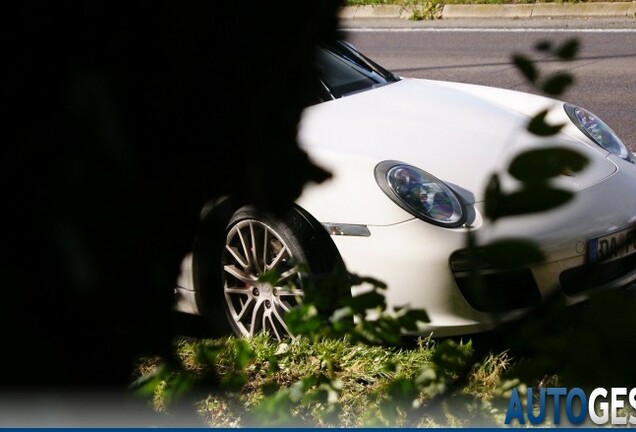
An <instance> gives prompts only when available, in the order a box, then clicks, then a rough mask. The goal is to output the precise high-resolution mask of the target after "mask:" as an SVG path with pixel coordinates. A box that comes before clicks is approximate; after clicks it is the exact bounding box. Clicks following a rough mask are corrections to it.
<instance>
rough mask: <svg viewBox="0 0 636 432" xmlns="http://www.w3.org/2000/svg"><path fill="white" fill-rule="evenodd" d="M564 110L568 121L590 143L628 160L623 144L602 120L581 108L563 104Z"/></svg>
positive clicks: (627, 151) (627, 152)
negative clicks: (588, 139)
mask: <svg viewBox="0 0 636 432" xmlns="http://www.w3.org/2000/svg"><path fill="white" fill-rule="evenodd" d="M564 108H565V112H566V113H567V114H568V116H569V117H570V120H572V122H573V123H574V124H575V125H576V126H577V127H578V128H579V129H581V131H582V132H583V133H584V134H585V135H587V136H588V137H589V138H590V139H591V140H592V141H594V142H595V143H596V144H598V145H599V146H601V147H603V148H604V149H605V150H607V151H608V152H610V153H612V154H615V155H617V156H620V157H621V158H623V159H625V160H629V159H630V155H629V150H627V147H625V144H623V142H622V141H621V140H620V139H619V138H618V136H617V135H616V134H615V133H614V131H613V130H612V129H610V127H609V126H608V125H606V124H605V122H604V121H603V120H601V119H600V118H598V117H597V116H596V115H594V114H592V113H591V112H589V111H588V110H586V109H583V108H581V107H577V106H574V105H570V104H565V106H564Z"/></svg>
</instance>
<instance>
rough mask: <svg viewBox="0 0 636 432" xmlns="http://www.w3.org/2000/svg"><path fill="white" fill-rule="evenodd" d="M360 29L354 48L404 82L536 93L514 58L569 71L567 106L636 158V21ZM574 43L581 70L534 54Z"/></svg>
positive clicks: (351, 35) (353, 31) (353, 33)
mask: <svg viewBox="0 0 636 432" xmlns="http://www.w3.org/2000/svg"><path fill="white" fill-rule="evenodd" d="M359 21H361V20H359ZM359 21H356V22H353V21H351V22H349V23H348V24H349V25H347V23H345V24H344V27H345V28H346V27H348V28H349V30H347V32H346V35H347V38H348V40H349V41H350V42H352V43H353V44H354V45H355V46H356V47H357V48H358V49H360V50H361V51H362V52H363V53H365V54H367V55H368V56H369V57H371V58H372V59H374V60H375V61H377V62H378V63H380V64H382V65H383V66H385V67H387V68H388V69H391V70H392V71H393V72H394V73H396V74H397V75H400V76H404V77H416V78H428V79H439V80H448V81H460V82H468V83H474V84H482V85H489V86H497V87H504V88H508V89H514V90H522V91H532V90H531V89H530V88H529V87H528V86H527V85H526V84H525V81H524V79H523V78H522V77H521V75H520V73H519V72H518V71H517V70H516V69H515V68H514V67H512V66H511V63H510V56H511V54H512V53H515V52H521V53H526V54H531V55H533V56H535V58H536V59H538V64H539V68H540V69H541V70H542V71H545V72H548V71H552V70H558V69H567V70H569V71H571V72H572V73H573V74H574V76H575V78H576V83H575V85H574V86H573V87H572V88H571V89H570V90H569V91H568V92H567V93H566V94H565V95H564V96H563V97H562V99H565V100H567V101H569V102H572V103H575V104H578V105H581V106H583V107H585V108H587V109H589V110H590V111H592V112H594V113H596V114H597V115H599V116H600V117H601V118H602V119H603V120H604V121H605V122H606V123H608V124H609V125H610V126H611V127H612V128H613V129H614V130H615V131H616V132H617V133H618V135H619V136H620V137H621V139H622V140H623V142H624V143H625V144H627V145H628V146H630V147H631V149H632V150H634V151H636V121H634V118H635V115H636V25H635V24H636V20H629V21H626V23H627V24H626V25H624V26H621V25H617V24H616V22H615V21H613V22H608V24H607V25H605V26H601V25H599V22H598V21H594V20H591V21H587V22H586V21H582V20H578V21H576V23H577V25H572V23H573V21H572V20H570V21H564V22H563V23H562V24H561V25H559V22H552V21H549V20H545V21H535V20H532V21H529V22H527V24H526V25H524V23H520V22H518V21H517V22H509V23H511V24H512V25H514V26H515V27H514V28H508V26H506V22H505V21H501V22H500V21H490V22H488V21H487V22H485V23H484V21H483V20H482V21H481V22H479V23H476V22H475V21H473V22H471V21H465V20H464V21H461V22H455V23H452V22H451V23H448V22H445V23H443V24H442V23H439V24H437V23H435V24H428V25H427V24H426V23H425V24H412V25H411V26H408V22H406V24H405V22H404V21H399V20H396V21H395V22H394V23H393V24H391V23H389V22H384V23H382V22H378V23H376V24H375V25H373V26H370V27H372V28H369V26H366V25H360V22H359ZM367 23H369V22H367ZM387 24H388V25H387ZM476 24H477V25H476ZM405 26H408V27H411V28H407V27H405ZM354 27H366V28H354ZM389 27H390V28H389ZM474 27H480V28H474ZM593 27H595V28H593ZM621 27H622V28H621ZM572 37H576V38H578V39H579V41H580V42H581V47H582V49H581V51H580V53H579V56H578V59H577V60H575V61H573V62H570V63H562V62H555V61H553V60H550V59H547V58H545V56H541V55H539V54H537V53H535V52H533V46H534V45H535V43H536V42H537V41H539V40H545V39H548V40H551V41H553V42H555V43H559V42H561V41H564V40H566V39H568V38H572Z"/></svg>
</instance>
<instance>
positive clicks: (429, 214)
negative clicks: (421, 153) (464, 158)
mask: <svg viewBox="0 0 636 432" xmlns="http://www.w3.org/2000/svg"><path fill="white" fill-rule="evenodd" d="M375 178H376V181H377V182H378V185H379V186H380V188H381V189H382V190H383V191H384V193H386V194H387V196H388V197H389V198H391V200H393V201H394V202H395V203H396V204H397V205H399V206H400V207H402V208H403V209H404V210H406V211H407V212H409V213H411V214H412V215H414V216H417V217H418V218H420V219H423V220H425V221H426V222H430V223H432V224H435V225H441V226H445V227H455V226H459V225H461V224H462V223H463V222H464V211H463V209H462V205H461V203H460V201H459V199H458V198H457V196H456V195H455V193H454V192H453V191H452V190H451V189H450V188H449V187H448V186H447V185H446V184H445V183H444V182H442V181H441V180H439V179H437V178H436V177H434V176H432V175H431V174H429V173H427V172H426V171H423V170H421V169H419V168H416V167H414V166H411V165H408V164H405V163H402V162H398V161H384V162H381V163H379V164H378V165H377V166H376V167H375Z"/></svg>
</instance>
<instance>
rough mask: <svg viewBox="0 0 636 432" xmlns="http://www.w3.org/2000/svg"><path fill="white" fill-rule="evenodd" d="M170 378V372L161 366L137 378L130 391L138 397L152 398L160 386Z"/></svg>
mask: <svg viewBox="0 0 636 432" xmlns="http://www.w3.org/2000/svg"><path fill="white" fill-rule="evenodd" d="M169 377H170V372H169V371H168V369H167V368H166V367H165V366H160V367H158V368H157V369H155V370H154V371H152V372H150V373H148V374H145V375H142V376H141V377H139V378H137V379H136V380H135V381H134V382H133V383H132V384H130V389H131V390H132V391H133V393H135V394H136V395H138V396H142V397H152V396H153V395H154V394H155V391H156V389H157V387H158V386H159V384H161V383H162V382H163V381H166V380H167V379H168V378H169Z"/></svg>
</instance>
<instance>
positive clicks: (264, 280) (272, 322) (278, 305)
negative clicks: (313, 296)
mask: <svg viewBox="0 0 636 432" xmlns="http://www.w3.org/2000/svg"><path fill="white" fill-rule="evenodd" d="M294 261H295V260H294V256H293V255H292V253H291V251H290V249H289V246H288V245H287V244H286V243H285V241H284V240H283V239H282V238H281V236H280V235H278V233H276V231H275V230H274V229H273V228H272V227H270V226H269V225H267V224H265V223H263V222H261V221H259V220H256V219H245V220H241V221H239V222H237V223H236V224H234V225H233V226H232V227H231V228H230V230H229V231H228V233H227V237H226V244H225V250H224V253H223V279H224V281H223V291H224V297H225V302H226V306H227V311H228V315H229V317H230V319H231V320H232V323H233V325H234V327H235V328H236V329H237V330H238V332H239V333H240V334H241V335H242V336H245V337H252V336H254V335H255V334H257V333H258V332H260V331H265V332H267V333H269V334H270V335H271V336H273V337H275V338H276V339H278V340H281V339H283V338H285V337H288V336H289V335H290V332H289V329H288V327H287V324H285V321H284V319H283V317H284V315H285V313H286V312H288V311H290V310H291V309H292V308H294V307H295V306H297V305H298V304H300V302H301V300H302V297H303V295H304V294H303V291H302V286H301V275H300V273H299V271H298V269H297V268H296V265H295V262H294Z"/></svg>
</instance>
